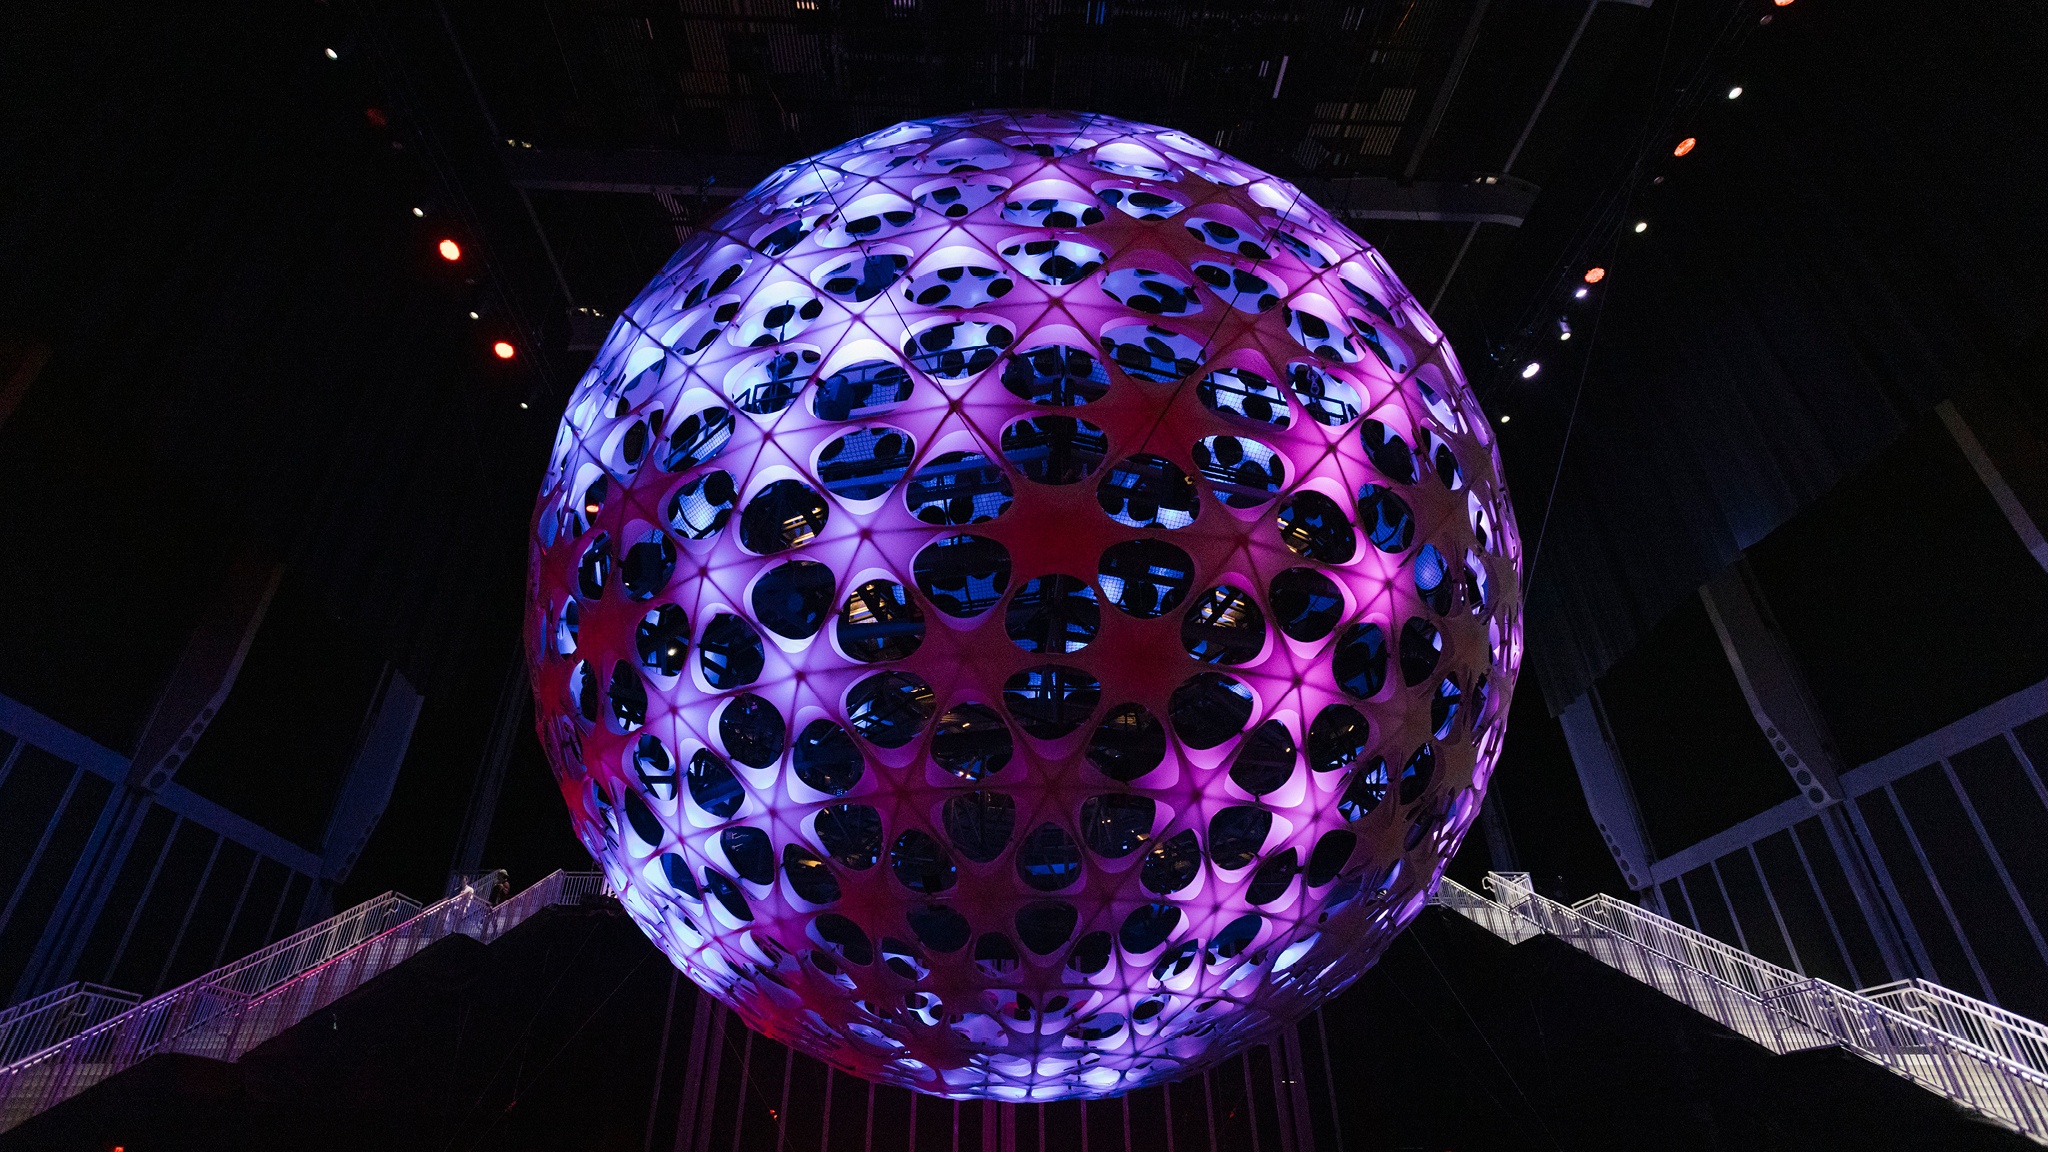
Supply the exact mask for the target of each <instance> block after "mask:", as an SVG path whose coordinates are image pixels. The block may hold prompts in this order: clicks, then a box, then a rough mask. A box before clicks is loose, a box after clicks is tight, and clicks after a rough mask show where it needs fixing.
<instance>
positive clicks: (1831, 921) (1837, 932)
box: [1785, 824, 1865, 988]
mask: <svg viewBox="0 0 2048 1152" xmlns="http://www.w3.org/2000/svg"><path fill="white" fill-rule="evenodd" d="M1785 835H1786V836H1787V837H1789V838H1791V841H1792V851H1794V852H1796V853H1798V855H1799V866H1800V867H1801V868H1804V869H1805V870H1806V886H1807V887H1808V888H1809V889H1811V890H1812V892H1813V899H1814V901H1815V902H1816V903H1818V904H1819V905H1820V918H1821V919H1822V920H1825V921H1827V925H1828V935H1830V936H1832V937H1834V938H1835V951H1836V952H1838V953H1840V954H1841V957H1842V963H1843V965H1845V966H1846V967H1847V968H1848V971H1849V986H1850V987H1852V988H1862V987H1865V985H1864V983H1863V977H1862V976H1861V975H1860V974H1858V973H1857V971H1856V961H1855V958H1853V957H1851V956H1850V955H1849V945H1848V942H1847V941H1845V940H1843V939H1842V929H1841V927H1840V926H1839V925H1837V924H1836V923H1835V913H1834V910H1833V909H1831V908H1829V907H1828V898H1827V896H1826V895H1825V894H1824V893H1822V892H1821V890H1820V881H1819V880H1818V879H1816V878H1815V877H1814V875H1813V862H1812V861H1810V860H1808V859H1807V858H1806V845H1804V844H1801V843H1800V842H1799V825H1797V824H1794V825H1793V826H1792V827H1790V828H1787V829H1785Z"/></svg>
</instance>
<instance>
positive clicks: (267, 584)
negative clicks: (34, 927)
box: [14, 554, 284, 1000]
mask: <svg viewBox="0 0 2048 1152" xmlns="http://www.w3.org/2000/svg"><path fill="white" fill-rule="evenodd" d="M283 576H284V567H283V566H282V565H280V564H277V563H275V562H272V561H269V560H266V559H264V558H262V557H260V556H257V555H254V554H247V555H244V556H243V557H241V558H240V559H238V560H237V561H235V562H234V563H233V564H232V565H230V566H229V569H228V574H227V577H226V579H225V582H224V584H223V587H222V589H221V593H220V595H219V596H218V597H216V598H215V600H214V602H213V604H212V606H211V607H209V608H208V609H207V613H206V616H205V618H204V619H202V620H201V621H200V622H199V626H198V627H197V628H195V629H193V631H192V635H191V637H190V638H189V639H188V640H187V641H186V644H185V650H184V652H183V653H182V654H181V655H180V656H179V657H178V663H177V665H176V667H174V668H173V669H172V670H171V675H170V679H169V680H168V681H167V682H166V683H165V685H164V689H163V691H162V693H160V694H159V695H158V697H157V701H156V705H155V707H154V708H153V709H152V710H151V712H150V717H149V720H148V721H147V722H146V723H145V724H144V725H143V730H142V736H141V738H140V740H139V741H138V742H137V745H136V752H135V756H134V758H133V759H131V760H130V761H129V762H128V764H127V765H126V770H125V772H124V773H122V774H121V776H122V778H121V779H117V780H116V781H115V785H114V789H113V791H112V793H110V794H109V795H108V797H107V799H106V803H105V806H104V807H103V808H102V809H101V811H100V816H99V819H98V821H97V822H95V824H94V825H93V829H92V833H91V835H90V836H88V837H87V839H86V843H85V847H84V849H82V850H81V851H80V852H79V854H78V860H77V862H76V863H75V864H74V865H73V866H72V869H71V875H70V877H69V878H68V879H67V880H66V881H65V885H64V890H63V893H62V894H61V895H60V896H59V897H58V899H57V906H56V907H55V908H53V909H52V910H51V912H50V916H49V918H48V920H47V921H45V923H44V926H43V933H42V936H41V937H40V938H39V939H38V940H37V941H36V947H35V951H34V952H33V953H32V954H31V955H30V957H29V963H28V966H27V967H26V968H25V969H24V970H23V972H22V975H21V980H20V982H19V983H17V984H16V985H15V989H14V998H15V999H17V1000H19V999H22V998H24V997H27V996H33V995H36V994H37V993H40V992H44V991H47V990H49V989H51V988H55V987H57V986H58V985H60V984H63V983H65V982H66V981H68V980H70V979H71V978H72V976H73V974H74V973H73V971H72V969H73V968H74V967H76V966H77V964H78V957H79V955H80V954H81V953H82V952H84V951H85V946H86V942H87V941H88V940H89V939H90V938H91V936H92V931H93V928H94V926H95V925H97V924H98V923H99V918H100V913H101V911H102V910H103V909H104V908H105V907H106V903H107V898H108V896H109V895H111V894H112V892H113V889H114V881H115V879H116V878H117V877H119V876H120V874H121V867H122V865H124V864H126V863H127V861H128V849H129V848H130V846H132V845H133V844H134V843H135V836H136V833H137V832H138V831H140V830H141V827H142V821H143V818H144V817H146V816H148V815H149V809H150V805H151V803H152V802H153V801H154V799H155V797H156V795H157V794H158V793H159V792H161V791H163V789H164V788H166V787H167V786H169V785H170V783H171V780H172V777H174V776H175V775H176V774H177V771H178V766H179V765H180V764H182V763H183V762H184V760H185V758H186V757H187V756H189V755H190V754H191V751H192V746H193V745H194V744H195V743H197V742H198V740H199V737H200V736H201V735H202V734H204V733H205V731H206V729H207V727H208V725H210V724H212V723H213V718H214V716H215V715H217V714H218V713H219V712H220V708H221V705H223V704H225V703H226V702H227V698H228V693H229V692H230V691H232V690H233V689H234V686H235V681H236V679H237V678H239V677H240V676H241V674H242V663H243V661H245V660H246V659H247V658H248V656H249V649H250V647H251V646H252V645H254V644H255V642H256V633H257V631H258V630H259V629H260V628H261V627H262V625H263V618H264V616H265V614H266V613H268V612H269V610H270V601H271V599H272V597H273V596H275V595H276V593H277V585H278V582H279V581H280V580H281V579H282V578H283Z"/></svg>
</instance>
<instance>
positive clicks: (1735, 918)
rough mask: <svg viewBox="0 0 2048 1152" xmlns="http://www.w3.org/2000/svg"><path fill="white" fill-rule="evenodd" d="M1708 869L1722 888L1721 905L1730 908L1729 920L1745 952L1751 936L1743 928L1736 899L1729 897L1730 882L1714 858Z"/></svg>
mask: <svg viewBox="0 0 2048 1152" xmlns="http://www.w3.org/2000/svg"><path fill="white" fill-rule="evenodd" d="M1707 871H1708V872H1711V873H1713V876H1714V887H1716V888H1718V889H1720V890H1721V907H1723V908H1726V909H1727V910H1728V922H1729V923H1731V924H1733V925H1735V942H1736V943H1737V944H1739V945H1741V947H1742V950H1743V951H1744V952H1748V951H1749V936H1748V935H1747V934H1746V933H1744V932H1743V930H1742V914H1741V913H1739V912H1737V911H1736V910H1735V901H1733V900H1731V899H1729V898H1728V882H1727V881H1726V880H1723V879H1721V865H1720V863H1719V862H1718V861H1714V860H1709V861H1707ZM1751 955H1754V953H1751Z"/></svg>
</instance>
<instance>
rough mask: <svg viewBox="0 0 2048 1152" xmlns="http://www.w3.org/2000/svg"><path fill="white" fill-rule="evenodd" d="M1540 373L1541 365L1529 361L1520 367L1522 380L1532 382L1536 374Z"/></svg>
mask: <svg viewBox="0 0 2048 1152" xmlns="http://www.w3.org/2000/svg"><path fill="white" fill-rule="evenodd" d="M1541 371H1543V365H1541V364H1538V363H1537V362H1536V361H1534V360H1531V361H1529V362H1528V363H1527V364H1524V365H1522V379H1524V380H1534V379H1535V378H1536V374H1537V373H1538V372H1541Z"/></svg>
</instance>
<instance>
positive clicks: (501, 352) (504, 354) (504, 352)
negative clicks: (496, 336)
mask: <svg viewBox="0 0 2048 1152" xmlns="http://www.w3.org/2000/svg"><path fill="white" fill-rule="evenodd" d="M491 351H493V352H495V353H497V354H498V359H500V360H510V359H511V358H512V354H513V353H514V352H516V351H518V349H516V348H514V347H512V346H511V345H510V344H507V343H505V342H504V341H503V340H500V341H498V342H497V343H496V344H493V345H491Z"/></svg>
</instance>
